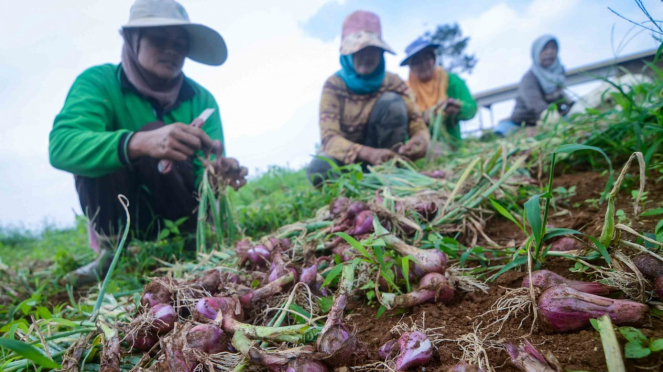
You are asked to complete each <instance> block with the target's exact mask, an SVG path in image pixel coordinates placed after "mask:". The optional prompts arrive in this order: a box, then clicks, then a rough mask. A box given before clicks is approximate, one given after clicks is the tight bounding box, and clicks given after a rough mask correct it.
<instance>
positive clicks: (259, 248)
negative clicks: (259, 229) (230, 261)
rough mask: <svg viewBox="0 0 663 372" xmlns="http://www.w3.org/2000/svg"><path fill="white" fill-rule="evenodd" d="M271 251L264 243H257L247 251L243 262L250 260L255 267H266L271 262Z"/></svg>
mask: <svg viewBox="0 0 663 372" xmlns="http://www.w3.org/2000/svg"><path fill="white" fill-rule="evenodd" d="M269 255H270V252H269V250H268V249H267V247H265V246H264V245H261V244H259V245H256V246H255V247H253V248H250V249H249V250H247V251H246V255H245V256H244V257H243V258H242V262H241V263H242V264H244V263H245V262H247V261H248V262H249V263H250V264H251V266H253V267H266V266H267V263H268V262H269Z"/></svg>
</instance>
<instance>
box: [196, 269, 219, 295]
mask: <svg viewBox="0 0 663 372" xmlns="http://www.w3.org/2000/svg"><path fill="white" fill-rule="evenodd" d="M198 284H200V286H201V287H202V288H203V289H204V290H206V291H207V292H209V293H210V294H216V293H217V292H218V291H219V285H221V273H220V272H219V270H216V269H212V270H208V271H206V272H205V273H204V274H203V275H202V276H201V277H200V278H199V279H198Z"/></svg>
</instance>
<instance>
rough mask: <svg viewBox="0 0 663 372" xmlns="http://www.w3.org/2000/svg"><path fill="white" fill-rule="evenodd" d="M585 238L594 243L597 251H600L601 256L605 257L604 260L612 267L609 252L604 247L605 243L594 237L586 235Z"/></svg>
mask: <svg viewBox="0 0 663 372" xmlns="http://www.w3.org/2000/svg"><path fill="white" fill-rule="evenodd" d="M585 236H586V237H587V238H589V240H591V241H592V242H593V243H594V246H595V247H596V250H597V251H599V253H600V254H601V256H603V259H604V260H605V262H607V263H608V265H610V253H608V250H607V249H606V247H605V246H604V245H603V243H601V242H600V241H599V240H598V239H596V238H595V237H593V236H590V235H585Z"/></svg>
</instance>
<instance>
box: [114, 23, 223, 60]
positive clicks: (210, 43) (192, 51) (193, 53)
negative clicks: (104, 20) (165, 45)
mask: <svg viewBox="0 0 663 372" xmlns="http://www.w3.org/2000/svg"><path fill="white" fill-rule="evenodd" d="M166 26H180V27H183V28H184V29H185V30H186V31H187V33H188V35H189V53H188V54H187V57H188V58H190V59H192V60H194V61H196V62H200V63H203V64H206V65H211V66H219V65H222V64H223V63H224V62H225V61H226V59H227V58H228V48H227V47H226V42H225V41H224V40H223V37H221V35H220V34H219V33H218V32H216V31H214V30H213V29H212V28H210V27H207V26H205V25H201V24H198V23H191V22H188V21H184V20H178V19H171V18H157V17H151V18H142V19H137V20H134V21H131V22H129V23H127V24H126V25H124V26H122V28H128V29H131V28H146V27H166Z"/></svg>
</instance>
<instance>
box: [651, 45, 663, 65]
mask: <svg viewBox="0 0 663 372" xmlns="http://www.w3.org/2000/svg"><path fill="white" fill-rule="evenodd" d="M661 52H663V43H661V45H659V46H658V49H656V55H654V61H653V62H654V63H656V62H658V59H659V58H660V57H661Z"/></svg>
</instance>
